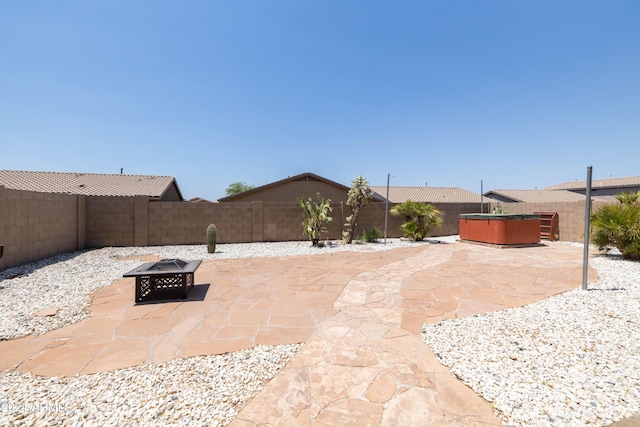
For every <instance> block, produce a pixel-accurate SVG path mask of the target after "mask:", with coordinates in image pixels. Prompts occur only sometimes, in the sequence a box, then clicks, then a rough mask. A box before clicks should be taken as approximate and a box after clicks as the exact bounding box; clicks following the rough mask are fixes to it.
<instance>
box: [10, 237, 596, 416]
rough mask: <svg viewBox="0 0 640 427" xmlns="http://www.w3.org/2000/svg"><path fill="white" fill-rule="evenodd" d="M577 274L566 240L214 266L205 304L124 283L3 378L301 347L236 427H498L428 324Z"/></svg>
mask: <svg viewBox="0 0 640 427" xmlns="http://www.w3.org/2000/svg"><path fill="white" fill-rule="evenodd" d="M140 259H141V260H142V258H140ZM146 259H147V258H145V260H146ZM581 265H582V252H581V249H578V248H575V247H572V246H569V245H559V244H554V245H549V246H540V247H536V248H527V249H524V250H515V249H510V250H499V249H495V248H490V247H483V246H477V245H465V244H443V245H421V246H416V247H410V248H401V249H393V250H389V251H381V252H341V253H340V254H336V253H328V254H322V255H315V256H298V257H287V258H270V259H269V258H253V259H246V260H208V261H204V262H203V263H202V265H201V267H200V269H199V270H198V271H197V272H196V276H195V281H196V285H197V286H203V287H201V288H198V290H199V291H205V290H206V293H204V292H202V294H198V295H199V299H193V300H187V301H172V302H165V303H159V304H140V305H136V304H134V303H133V300H134V282H135V280H134V279H123V280H117V281H115V282H114V283H113V284H112V285H111V286H108V287H105V288H103V289H101V290H99V291H98V292H96V293H95V294H94V295H93V296H92V303H91V306H90V307H89V310H88V311H89V318H88V319H86V320H83V321H81V322H79V323H77V324H75V325H71V326H68V327H66V328H62V329H59V330H56V331H51V332H49V333H46V334H44V335H41V336H30V337H27V338H23V339H19V340H14V341H6V342H0V368H4V369H13V368H14V367H16V366H17V368H18V369H19V370H20V371H22V372H32V373H34V374H38V375H48V376H53V375H76V374H85V373H91V372H98V371H102V370H113V369H118V368H122V367H127V366H136V365H139V364H142V363H145V362H163V361H167V360H170V359H172V358H176V357H190V356H196V355H207V354H221V353H225V352H229V351H234V350H240V349H246V348H251V347H253V346H255V345H260V344H265V345H274V344H290V343H299V342H304V343H305V344H304V346H303V347H302V349H301V350H300V351H299V352H298V353H297V355H296V356H295V357H294V358H293V359H292V360H291V361H290V362H289V364H288V365H287V366H286V367H285V368H284V369H283V370H281V371H280V373H279V374H278V375H277V376H276V377H275V378H274V379H273V380H271V381H270V382H269V383H268V384H267V385H266V386H265V388H264V389H263V390H262V391H261V392H260V393H259V394H258V395H257V396H256V397H255V398H254V399H253V400H252V401H250V402H249V403H248V404H247V405H246V406H245V407H244V408H243V409H242V411H241V412H240V414H239V415H238V417H237V418H236V419H235V420H234V421H233V422H232V425H233V426H254V425H314V426H323V425H327V426H328V425H358V426H363V425H376V426H377V425H432V426H438V425H442V426H444V425H465V426H473V425H478V426H492V425H499V424H500V419H499V418H498V417H497V416H495V415H494V414H493V413H492V410H491V407H490V405H488V404H487V403H486V402H485V401H484V400H483V399H481V398H480V397H478V396H477V395H476V394H475V393H473V391H471V390H470V389H469V388H468V387H466V386H465V385H464V384H463V383H462V382H460V381H459V380H457V379H456V378H455V377H454V376H452V375H451V374H450V373H449V370H448V369H447V368H446V367H444V366H443V365H441V364H440V363H439V362H438V360H437V358H436V356H435V355H434V354H433V353H432V352H431V350H430V349H429V347H428V346H426V345H425V344H424V343H423V342H422V341H421V337H420V331H421V325H422V324H423V323H425V322H428V323H436V322H439V321H441V320H443V319H445V318H454V317H464V316H472V315H475V314H479V313H483V312H486V311H493V310H502V309H505V308H509V307H517V306H521V305H525V304H528V303H531V302H534V301H538V300H540V299H542V298H545V297H547V296H550V295H553V294H555V293H559V292H564V291H567V290H569V289H574V288H576V287H578V286H579V285H580V281H581ZM591 274H593V272H591ZM205 286H206V287H205ZM200 297H201V298H200Z"/></svg>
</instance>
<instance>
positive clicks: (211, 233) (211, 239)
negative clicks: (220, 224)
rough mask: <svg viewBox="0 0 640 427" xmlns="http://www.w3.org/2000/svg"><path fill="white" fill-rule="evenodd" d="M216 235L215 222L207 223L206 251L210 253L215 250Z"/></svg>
mask: <svg viewBox="0 0 640 427" xmlns="http://www.w3.org/2000/svg"><path fill="white" fill-rule="evenodd" d="M217 235H218V228H217V227H216V226H215V224H209V226H208V227H207V252H209V253H210V254H212V253H214V252H215V251H216V237H217Z"/></svg>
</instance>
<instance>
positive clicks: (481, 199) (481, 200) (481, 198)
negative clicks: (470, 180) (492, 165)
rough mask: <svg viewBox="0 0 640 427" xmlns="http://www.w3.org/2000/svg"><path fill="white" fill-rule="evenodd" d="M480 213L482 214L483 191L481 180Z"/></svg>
mask: <svg viewBox="0 0 640 427" xmlns="http://www.w3.org/2000/svg"><path fill="white" fill-rule="evenodd" d="M480 213H484V190H483V188H482V180H480Z"/></svg>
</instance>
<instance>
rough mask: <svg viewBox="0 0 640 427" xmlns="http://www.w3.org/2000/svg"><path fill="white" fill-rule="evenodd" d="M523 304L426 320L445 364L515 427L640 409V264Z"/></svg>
mask: <svg viewBox="0 0 640 427" xmlns="http://www.w3.org/2000/svg"><path fill="white" fill-rule="evenodd" d="M590 265H591V266H593V267H594V268H595V269H596V270H597V271H598V275H599V279H598V281H597V282H596V283H589V284H588V290H586V291H584V290H582V289H580V288H579V289H576V290H573V291H570V292H566V293H564V294H560V295H557V296H554V297H551V298H547V299H545V300H542V301H540V302H537V303H534V304H531V305H528V306H526V307H522V308H515V309H508V310H504V311H499V312H493V313H488V314H483V315H479V316H474V317H469V318H463V319H456V320H447V321H443V322H441V323H439V324H436V325H424V326H423V334H422V336H423V340H424V341H425V342H426V343H427V344H428V345H429V346H430V347H431V348H432V350H433V351H434V353H435V354H436V355H437V356H438V358H439V360H440V361H441V362H442V363H443V364H444V365H446V366H448V367H449V368H450V370H451V372H452V373H453V374H454V375H455V376H457V377H458V378H460V379H461V380H462V381H463V382H464V383H465V384H467V385H468V386H469V387H471V388H472V389H473V390H474V391H475V392H476V393H477V394H479V395H480V396H482V397H484V398H485V399H486V400H487V401H489V402H491V403H492V404H493V406H494V408H495V409H496V410H497V411H498V412H497V413H498V414H501V415H503V417H504V420H505V422H506V423H507V424H509V425H517V426H592V425H593V426H603V425H608V424H610V423H612V422H614V421H618V420H620V419H623V418H626V417H628V416H630V415H633V414H635V413H639V412H640V263H638V262H631V261H624V260H622V258H621V257H620V256H619V255H612V256H600V257H596V258H592V259H591V260H590Z"/></svg>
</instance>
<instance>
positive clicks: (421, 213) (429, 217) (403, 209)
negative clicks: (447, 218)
mask: <svg viewBox="0 0 640 427" xmlns="http://www.w3.org/2000/svg"><path fill="white" fill-rule="evenodd" d="M389 212H391V214H392V215H395V216H402V215H404V216H405V218H406V221H405V222H404V223H403V224H402V225H401V228H402V231H404V234H405V236H406V237H409V238H411V239H413V240H414V241H421V240H424V238H425V237H426V236H427V234H429V232H430V231H431V228H432V227H439V226H440V225H441V224H442V212H440V210H438V208H436V207H435V206H433V205H432V204H429V203H420V202H414V201H411V200H407V201H406V202H404V203H401V204H399V205H396V206H394V207H393V208H392V209H391V210H390V211H389Z"/></svg>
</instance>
